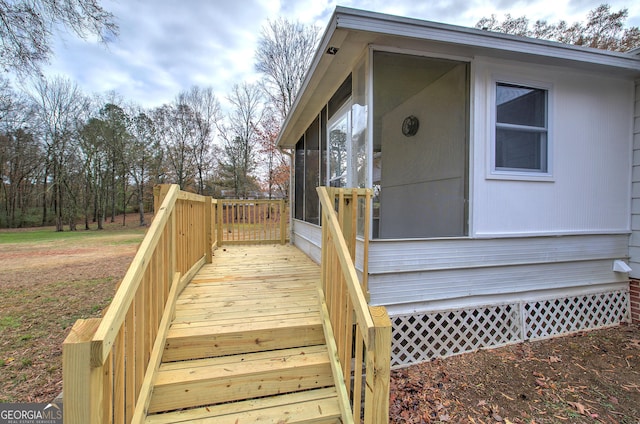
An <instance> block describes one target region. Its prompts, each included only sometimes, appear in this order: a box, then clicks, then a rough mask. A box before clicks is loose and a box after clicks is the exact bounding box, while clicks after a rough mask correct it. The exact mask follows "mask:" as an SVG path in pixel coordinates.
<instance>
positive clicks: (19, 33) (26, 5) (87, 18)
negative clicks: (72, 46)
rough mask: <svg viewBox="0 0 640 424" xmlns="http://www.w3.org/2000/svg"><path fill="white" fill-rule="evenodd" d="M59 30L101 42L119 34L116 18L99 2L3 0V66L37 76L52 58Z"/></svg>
mask: <svg viewBox="0 0 640 424" xmlns="http://www.w3.org/2000/svg"><path fill="white" fill-rule="evenodd" d="M60 27H63V28H66V29H68V30H71V31H72V32H74V33H75V34H76V35H78V36H80V37H83V38H84V37H87V36H88V35H95V36H96V37H98V39H100V41H102V42H107V41H108V40H110V39H112V38H113V37H115V36H117V34H118V26H117V25H116V23H115V21H114V17H113V15H112V14H111V13H109V12H107V11H106V10H105V9H103V8H102V6H100V1H99V0H64V1H60V0H3V1H0V66H2V67H3V68H4V69H5V71H15V72H16V73H17V74H21V75H26V74H34V73H38V72H39V67H40V63H42V62H44V61H46V60H47V59H48V58H49V57H50V56H51V36H52V34H53V31H54V29H57V28H60Z"/></svg>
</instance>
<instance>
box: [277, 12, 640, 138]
mask: <svg viewBox="0 0 640 424" xmlns="http://www.w3.org/2000/svg"><path fill="white" fill-rule="evenodd" d="M349 32H360V33H371V34H372V35H373V36H375V35H381V34H383V35H389V36H396V37H406V38H412V39H419V40H428V41H432V42H440V43H445V44H452V45H458V46H466V47H469V48H472V49H477V51H478V52H479V53H480V52H484V53H485V54H486V53H491V52H494V53H495V55H496V56H498V55H499V54H510V55H516V56H520V57H525V56H529V57H536V56H537V57H544V58H547V59H552V60H554V61H557V62H558V63H565V64H566V63H574V64H583V65H589V66H595V67H606V68H610V69H616V70H620V71H626V72H632V73H634V74H638V75H640V56H639V54H640V49H636V50H634V51H632V52H627V53H620V52H612V51H607V50H600V49H594V48H589V47H582V46H573V45H568V44H562V43H558V42H552V41H546V40H539V39H532V38H526V37H518V36H514V35H509V34H502V33H496V32H491V31H485V30H480V29H476V28H466V27H461V26H455V25H449V24H442V23H437V22H431V21H423V20H418V19H414V18H405V17H399V16H393V15H386V14H381V13H376V12H369V11H363V10H358V9H351V8H346V7H341V6H338V7H336V9H335V11H334V13H333V15H332V17H331V20H330V21H329V24H328V26H327V28H326V30H325V32H324V35H323V37H322V38H321V41H320V44H319V46H318V49H317V51H316V54H315V56H314V58H313V61H312V62H311V66H310V67H309V70H308V71H307V75H306V77H305V80H304V82H303V84H302V86H301V88H300V91H299V95H298V96H297V97H296V100H295V101H294V104H293V106H292V107H291V110H290V111H289V114H288V115H287V117H286V119H285V121H284V123H283V125H282V130H281V132H280V134H279V136H278V140H277V144H278V146H279V147H281V148H293V147H294V146H295V143H296V142H297V140H298V138H299V137H300V134H293V133H292V127H294V126H295V125H292V124H293V123H295V122H296V121H297V120H298V119H299V117H300V115H301V110H300V108H302V109H304V106H305V105H306V104H307V103H309V101H310V99H311V97H312V96H314V95H315V93H314V92H313V87H314V86H317V84H319V82H320V80H321V75H319V74H318V72H319V71H321V72H323V71H326V69H328V68H329V67H330V66H331V62H332V60H333V59H334V58H335V57H334V56H331V55H327V54H326V51H327V49H328V47H329V46H339V45H340V44H341V43H342V41H344V40H345V38H346V36H347V34H348V33H349ZM372 38H373V37H372ZM365 46H366V42H363V48H364V47H365ZM322 68H324V69H322ZM310 88H311V89H310ZM324 94H325V95H326V93H324ZM297 132H299V130H298V131H297Z"/></svg>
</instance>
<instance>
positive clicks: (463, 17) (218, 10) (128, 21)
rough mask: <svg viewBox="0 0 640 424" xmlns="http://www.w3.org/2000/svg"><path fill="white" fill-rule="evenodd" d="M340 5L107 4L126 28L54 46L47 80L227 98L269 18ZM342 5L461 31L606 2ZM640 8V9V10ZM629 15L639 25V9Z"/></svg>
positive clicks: (130, 0)
mask: <svg viewBox="0 0 640 424" xmlns="http://www.w3.org/2000/svg"><path fill="white" fill-rule="evenodd" d="M337 3H338V2H337V1H336V0H302V1H301V0H242V1H238V0H235V1H228V0H213V1H211V0H184V1H175V0H105V1H104V6H105V7H106V8H107V9H108V10H110V11H112V12H113V13H114V15H115V16H116V17H117V19H118V22H119V25H120V29H121V31H120V36H119V38H118V39H117V40H116V41H115V42H114V43H112V44H110V45H109V46H108V47H106V48H105V46H102V45H100V44H98V43H96V42H95V40H90V41H89V40H78V39H76V38H74V37H73V36H71V35H65V36H63V37H61V38H60V39H59V40H58V41H57V42H56V44H55V54H56V56H55V57H54V58H53V59H52V61H51V64H50V65H49V66H47V67H46V68H45V72H46V73H47V74H62V75H66V76H68V77H69V78H71V79H74V80H76V81H77V82H78V83H79V84H80V86H81V87H82V88H83V89H84V90H85V91H86V92H88V93H91V92H96V93H101V92H105V91H108V90H115V91H117V92H119V93H120V94H121V95H122V96H123V97H124V98H125V99H127V100H131V101H134V102H137V103H140V104H142V105H143V106H156V105H160V104H162V103H164V102H169V101H171V100H172V99H173V98H174V97H175V95H176V94H177V93H178V92H179V91H180V90H183V89H187V88H189V87H190V86H192V85H201V86H206V85H211V86H212V87H213V89H214V91H215V92H216V94H217V95H218V96H219V97H221V98H223V97H224V96H226V94H227V93H229V92H230V89H231V87H232V86H233V84H235V83H241V82H243V81H252V80H255V78H256V76H255V73H254V50H255V46H256V42H257V40H258V37H259V35H260V29H261V27H262V26H263V25H264V24H265V23H266V22H267V19H275V18H277V17H278V16H280V15H281V16H284V17H286V18H288V19H292V20H299V21H300V22H303V23H308V24H315V25H317V26H319V27H320V28H321V30H324V27H325V26H326V24H327V22H328V20H329V18H330V16H331V14H332V13H333V10H334V8H335V7H336V5H337ZM339 3H340V5H343V6H347V7H354V8H363V9H368V10H374V11H377V12H382V13H390V14H396V15H401V16H409V17H415V18H420V19H427V20H432V21H440V22H446V23H451V24H457V25H464V26H473V25H474V24H475V23H476V22H477V21H478V20H479V19H480V18H482V17H484V16H487V17H488V16H490V15H491V14H492V13H494V14H496V15H497V16H498V17H500V18H501V17H503V15H504V14H505V13H511V14H512V15H514V16H522V15H526V16H527V17H529V18H530V19H531V20H533V21H535V20H536V19H547V20H549V21H554V22H555V21H558V20H560V19H564V20H567V21H569V22H574V21H577V20H584V19H585V18H586V15H587V12H588V11H589V10H591V9H593V8H595V7H597V6H598V5H599V4H600V3H601V0H564V1H560V0H518V1H513V0H497V1H496V0H432V1H430V2H417V1H415V0H396V1H389V0H366V1H365V0H343V1H340V2H339ZM635 3H638V4H635ZM610 4H611V6H612V8H613V9H615V10H618V9H620V8H623V7H625V6H626V7H628V8H629V15H630V19H629V20H628V23H629V24H630V25H640V2H634V4H630V5H629V4H627V5H625V4H624V3H623V2H618V1H613V2H610Z"/></svg>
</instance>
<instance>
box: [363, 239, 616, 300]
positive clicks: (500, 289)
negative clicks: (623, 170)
mask: <svg viewBox="0 0 640 424" xmlns="http://www.w3.org/2000/svg"><path fill="white" fill-rule="evenodd" d="M627 243H628V236H626V235H587V236H566V237H533V238H510V239H476V240H473V239H455V240H453V239H451V240H446V239H442V240H422V241H418V240H416V241H402V240H398V241H373V242H372V243H371V245H370V250H369V274H370V275H369V290H370V293H371V302H372V304H375V305H386V306H388V307H390V308H391V309H392V310H398V309H407V310H425V309H442V308H446V307H452V306H453V304H455V305H458V306H460V307H463V306H468V305H473V304H474V303H477V302H480V303H482V304H495V303H497V302H499V301H500V299H501V298H504V297H510V298H519V297H521V296H523V295H524V294H525V293H532V292H537V293H538V296H541V295H542V294H544V292H545V291H546V292H549V291H558V290H560V291H567V290H568V289H570V288H571V289H578V291H580V290H583V291H585V292H586V291H588V290H590V289H591V287H596V286H597V287H598V289H599V290H601V289H602V287H603V286H608V285H616V286H615V287H616V288H617V285H619V284H621V283H624V280H625V277H626V276H624V275H620V274H619V273H614V272H613V271H612V265H613V261H614V260H615V259H625V258H626V257H627V254H628V253H627V252H628V250H627ZM574 291H575V290H574ZM452 301H453V302H452Z"/></svg>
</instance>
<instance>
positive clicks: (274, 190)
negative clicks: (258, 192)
mask: <svg viewBox="0 0 640 424" xmlns="http://www.w3.org/2000/svg"><path fill="white" fill-rule="evenodd" d="M279 132H280V125H279V119H278V118H277V117H276V116H275V114H274V113H273V111H272V110H270V109H267V110H266V112H265V116H264V118H263V119H262V120H261V122H259V123H258V125H257V126H256V136H257V139H258V142H259V146H260V149H259V153H260V157H261V161H260V162H261V164H260V165H261V168H263V169H262V171H263V172H264V178H265V181H264V190H265V191H266V192H267V193H268V196H269V199H272V198H273V197H274V196H278V197H286V196H287V194H288V192H289V172H290V166H289V160H288V156H287V155H286V154H284V153H283V152H281V151H280V150H279V149H278V147H277V145H276V140H277V139H278V133H279Z"/></svg>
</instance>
